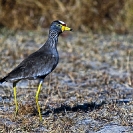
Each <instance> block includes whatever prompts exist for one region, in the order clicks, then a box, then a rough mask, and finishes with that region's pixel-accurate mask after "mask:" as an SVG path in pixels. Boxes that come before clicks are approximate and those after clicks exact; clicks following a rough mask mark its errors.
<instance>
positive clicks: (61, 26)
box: [50, 20, 72, 33]
mask: <svg viewBox="0 0 133 133" xmlns="http://www.w3.org/2000/svg"><path fill="white" fill-rule="evenodd" d="M50 30H56V31H58V32H59V33H62V32H63V31H72V29H71V28H69V27H67V25H66V23H64V22H63V21H60V20H56V21H53V22H52V24H51V26H50Z"/></svg>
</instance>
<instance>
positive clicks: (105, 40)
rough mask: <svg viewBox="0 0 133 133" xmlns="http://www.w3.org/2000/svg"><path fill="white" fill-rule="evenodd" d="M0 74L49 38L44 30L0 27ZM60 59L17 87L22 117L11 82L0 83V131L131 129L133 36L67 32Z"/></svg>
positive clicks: (89, 132)
mask: <svg viewBox="0 0 133 133" xmlns="http://www.w3.org/2000/svg"><path fill="white" fill-rule="evenodd" d="M0 32H1V34H0V77H1V78H2V77H3V76H4V75H6V74H7V73H8V72H10V71H11V70H12V69H13V68H14V67H15V66H16V65H17V64H18V63H19V62H20V61H22V59H23V58H25V57H27V55H29V54H30V53H32V52H34V51H36V50H37V49H38V48H39V47H40V46H41V45H42V44H43V43H44V42H45V41H46V38H47V37H46V36H47V33H48V32H47V30H43V31H42V32H32V31H31V32H30V31H28V32H26V31H25V32H24V31H23V32H22V31H21V32H20V31H18V32H16V33H15V32H12V31H9V30H8V31H7V30H5V29H3V30H1V31H0ZM58 50H59V54H60V62H59V64H58V66H57V68H56V70H55V71H54V72H53V73H52V74H50V76H48V77H47V78H46V79H45V82H44V84H43V88H42V91H41V94H40V97H39V102H40V105H41V108H42V114H43V123H42V124H40V123H39V117H38V114H37V111H36V104H35V100H34V99H35V98H34V97H35V92H36V88H37V81H22V82H20V83H19V84H18V85H17V96H18V97H17V98H18V102H19V115H18V116H17V117H16V118H15V117H14V107H15V106H14V101H13V89H12V84H10V83H4V84H2V85H0V132H4V133H7V132H10V133H14V132H18V133H19V132H24V133H25V132H29V133H31V132H48V133H49V132H51V133H70V132H71V133H74V132H75V133H105V132H106V133H111V132H114V133H121V132H126V133H128V132H129V133H131V132H132V131H133V126H132V125H133V81H132V78H133V67H132V66H133V58H132V56H133V38H132V36H131V35H117V34H114V33H112V34H110V35H107V34H106V35H105V34H92V33H88V34H82V33H77V32H72V33H67V32H66V33H64V34H63V35H62V36H61V37H60V38H59V43H58Z"/></svg>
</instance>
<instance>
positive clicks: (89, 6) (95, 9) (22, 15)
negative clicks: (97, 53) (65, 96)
mask: <svg viewBox="0 0 133 133" xmlns="http://www.w3.org/2000/svg"><path fill="white" fill-rule="evenodd" d="M132 6H133V2H132V0H126V1H124V0H112V1H108V0H89V1H88V0H82V1H77V0H62V1H61V0H55V1H52V0H51V1H47V0H34V1H33V0H25V1H22V0H14V1H12V0H0V24H1V25H4V26H6V27H9V28H13V29H40V28H42V27H47V26H49V24H50V23H51V21H53V20H56V19H60V20H64V21H65V22H67V24H68V25H71V26H72V27H73V29H75V30H76V29H77V30H82V31H85V32H88V30H93V31H97V30H99V29H104V30H105V29H106V30H111V31H116V32H118V33H126V32H128V31H130V29H131V26H132V20H133V15H132V14H133V9H132Z"/></svg>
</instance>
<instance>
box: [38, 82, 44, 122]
mask: <svg viewBox="0 0 133 133" xmlns="http://www.w3.org/2000/svg"><path fill="white" fill-rule="evenodd" d="M42 83H43V81H42V80H41V81H40V83H39V86H38V89H37V92H36V105H37V110H38V113H39V118H40V121H42V115H41V112H40V106H39V103H38V97H39V93H40V90H41V87H42Z"/></svg>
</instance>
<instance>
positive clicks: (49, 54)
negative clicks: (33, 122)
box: [0, 20, 72, 121]
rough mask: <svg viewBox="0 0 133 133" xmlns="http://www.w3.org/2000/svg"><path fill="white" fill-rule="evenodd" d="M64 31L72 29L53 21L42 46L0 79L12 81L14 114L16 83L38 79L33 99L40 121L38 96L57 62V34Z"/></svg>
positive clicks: (60, 22) (16, 110) (16, 109)
mask: <svg viewBox="0 0 133 133" xmlns="http://www.w3.org/2000/svg"><path fill="white" fill-rule="evenodd" d="M64 31H72V29H71V28H70V27H68V26H67V25H66V23H65V22H63V21H61V20H55V21H53V22H52V23H51V25H50V28H49V35H48V39H47V41H46V42H45V43H44V44H43V45H42V47H41V48H40V49H39V50H37V51H36V52H34V53H32V54H30V55H29V56H28V57H27V58H25V59H24V60H23V61H22V62H21V63H20V64H19V65H18V66H17V67H16V68H14V69H13V70H12V71H11V72H10V73H8V74H7V75H6V76H5V77H4V78H2V79H0V83H1V84H2V83H3V82H12V84H13V92H14V103H15V115H17V114H18V102H17V93H16V84H17V83H18V82H19V81H20V80H22V79H28V80H38V81H39V84H38V87H37V91H36V96H35V100H36V106H37V111H38V115H39V119H40V121H42V115H41V111H40V106H39V103H38V97H39V93H40V91H41V88H42V84H43V82H44V79H45V77H46V76H47V75H48V74H50V73H51V72H52V71H53V70H54V69H55V67H56V66H57V64H58V62H59V54H58V51H57V43H58V37H59V35H60V34H61V33H62V32H64Z"/></svg>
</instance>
